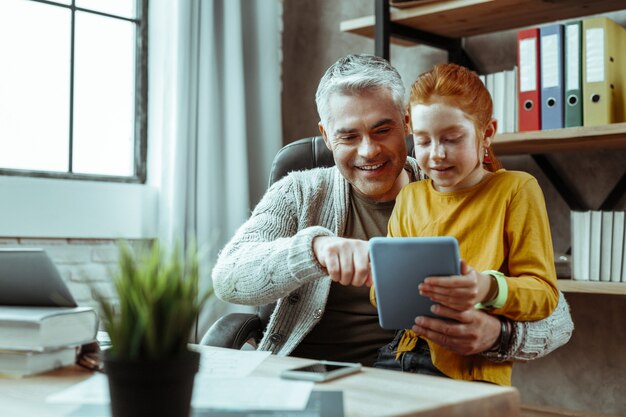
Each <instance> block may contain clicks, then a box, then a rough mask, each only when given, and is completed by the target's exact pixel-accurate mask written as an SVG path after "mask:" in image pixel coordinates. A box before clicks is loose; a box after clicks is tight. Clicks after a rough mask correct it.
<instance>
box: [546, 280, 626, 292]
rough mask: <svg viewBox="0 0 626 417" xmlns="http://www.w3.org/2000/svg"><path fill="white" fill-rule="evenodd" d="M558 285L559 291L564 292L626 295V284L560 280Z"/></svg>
mask: <svg viewBox="0 0 626 417" xmlns="http://www.w3.org/2000/svg"><path fill="white" fill-rule="evenodd" d="M558 285H559V289H560V290H561V291H563V292H576V293H586V294H610V295H626V282H597V281H576V280H573V279H559V280H558Z"/></svg>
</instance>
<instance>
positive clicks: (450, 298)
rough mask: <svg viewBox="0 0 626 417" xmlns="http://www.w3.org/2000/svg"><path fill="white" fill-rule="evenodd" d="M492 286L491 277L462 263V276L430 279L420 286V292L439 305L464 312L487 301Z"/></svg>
mask: <svg viewBox="0 0 626 417" xmlns="http://www.w3.org/2000/svg"><path fill="white" fill-rule="evenodd" d="M490 285H491V277H490V276H489V275H485V274H481V273H480V272H478V271H476V270H475V269H474V268H472V267H471V266H469V265H467V264H466V263H465V262H464V261H461V275H452V276H448V277H428V278H426V279H425V280H424V282H423V283H422V284H420V285H419V292H420V295H423V296H425V297H428V298H430V299H431V300H432V301H434V302H435V303H437V304H441V305H444V306H446V307H450V308H452V309H454V310H457V311H464V310H469V309H472V308H474V306H475V305H476V304H477V303H480V302H483V301H487V300H485V297H486V296H487V294H488V293H489V286H490Z"/></svg>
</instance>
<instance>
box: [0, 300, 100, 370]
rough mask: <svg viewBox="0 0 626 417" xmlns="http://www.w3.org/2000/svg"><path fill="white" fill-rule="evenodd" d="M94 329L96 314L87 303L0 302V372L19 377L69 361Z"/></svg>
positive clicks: (73, 358)
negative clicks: (29, 304)
mask: <svg viewBox="0 0 626 417" xmlns="http://www.w3.org/2000/svg"><path fill="white" fill-rule="evenodd" d="M97 331H98V315H97V313H96V311H95V310H94V309H93V308H90V307H23V306H0V374H2V375H10V376H18V377H20V376H27V375H33V374H37V373H41V372H46V371H49V370H52V369H56V368H60V367H63V366H68V365H72V364H74V363H75V361H76V353H77V350H78V348H79V347H80V346H81V345H83V344H86V343H90V342H93V341H95V340H96V333H97Z"/></svg>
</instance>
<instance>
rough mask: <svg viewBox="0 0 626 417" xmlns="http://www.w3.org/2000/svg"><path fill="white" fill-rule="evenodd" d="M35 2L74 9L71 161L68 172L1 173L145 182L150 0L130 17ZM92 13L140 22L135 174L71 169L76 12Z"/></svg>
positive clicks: (140, 0) (139, 2)
mask: <svg viewBox="0 0 626 417" xmlns="http://www.w3.org/2000/svg"><path fill="white" fill-rule="evenodd" d="M28 1H31V2H35V3H43V4H48V5H50V6H54V7H61V8H65V9H69V10H70V11H71V36H70V57H71V58H70V60H71V61H70V62H71V63H70V91H69V94H70V97H69V100H70V104H69V106H70V113H69V120H68V123H69V125H70V129H69V143H68V149H67V152H68V153H69V161H68V167H67V171H66V172H55V171H43V170H30V169H14V168H2V167H0V176H19V177H34V178H50V179H62V180H68V179H69V180H87V181H102V182H117V183H139V184H144V183H145V182H146V178H147V153H148V152H147V149H148V134H147V130H148V118H147V114H148V22H147V17H148V0H135V3H136V8H137V11H138V13H137V16H136V17H135V18H127V17H122V16H117V15H113V14H109V13H105V12H100V11H97V10H91V9H86V8H82V7H77V6H76V0H71V3H70V4H60V3H54V2H52V1H48V0H28ZM77 11H79V12H86V13H92V14H96V15H100V16H105V17H109V18H114V19H119V20H124V21H127V22H132V23H135V24H136V25H137V38H136V42H135V126H134V130H135V135H134V143H135V148H134V174H133V175H129V176H116V175H105V174H85V173H75V172H72V165H73V125H74V53H75V50H74V43H75V42H74V40H75V29H74V28H75V24H76V23H75V22H76V20H75V16H76V12H77Z"/></svg>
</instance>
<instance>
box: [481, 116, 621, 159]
mask: <svg viewBox="0 0 626 417" xmlns="http://www.w3.org/2000/svg"><path fill="white" fill-rule="evenodd" d="M601 149H626V123H615V124H612V125H606V126H591V127H570V128H567V129H558V130H541V131H536V132H521V133H504V134H500V135H497V136H496V138H495V140H494V143H493V150H494V152H495V154H496V156H501V155H520V154H533V153H550V152H561V151H568V150H577V151H581V150H601Z"/></svg>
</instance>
